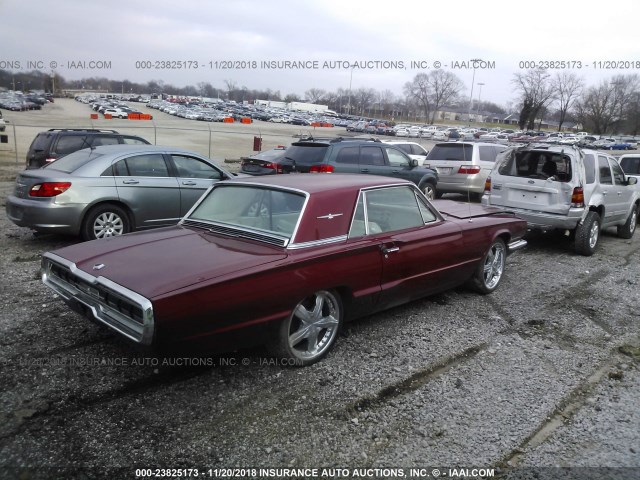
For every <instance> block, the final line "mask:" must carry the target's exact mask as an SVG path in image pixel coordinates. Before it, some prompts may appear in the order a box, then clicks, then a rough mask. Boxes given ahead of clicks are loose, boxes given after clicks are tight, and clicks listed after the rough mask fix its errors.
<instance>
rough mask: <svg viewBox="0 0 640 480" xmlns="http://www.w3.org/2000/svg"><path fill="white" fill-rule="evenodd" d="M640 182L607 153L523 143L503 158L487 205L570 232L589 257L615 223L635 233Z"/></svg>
mask: <svg viewBox="0 0 640 480" xmlns="http://www.w3.org/2000/svg"><path fill="white" fill-rule="evenodd" d="M637 182H638V180H637V179H636V178H632V177H629V178H628V177H627V176H626V175H625V173H624V172H623V170H622V168H620V165H619V164H618V162H617V160H616V159H615V158H614V157H612V156H610V155H607V154H605V153H602V152H597V151H595V150H581V149H579V148H577V147H574V146H569V147H566V146H565V147H560V146H542V145H534V146H523V147H519V148H512V149H509V150H507V151H506V152H504V153H503V154H501V155H500V156H499V157H498V159H497V161H496V165H495V167H494V170H493V171H492V172H491V176H490V177H489V178H488V179H487V182H486V187H485V195H484V196H483V197H482V203H483V204H484V205H495V206H500V207H503V208H505V207H506V208H508V209H509V210H511V211H513V212H514V213H515V214H516V215H518V216H519V217H521V218H523V219H524V220H526V221H527V223H528V225H529V228H530V229H534V230H553V229H561V230H565V231H567V232H568V233H569V234H571V235H574V236H575V251H576V252H577V253H579V254H582V255H587V256H588V255H593V253H594V251H595V249H596V245H597V243H598V239H599V237H600V230H601V229H602V228H608V227H614V226H615V227H617V229H618V236H620V237H622V238H631V237H632V236H633V234H634V232H635V230H636V224H637V221H638V209H639V208H640V192H639V191H638V189H637V188H636V187H634V185H636V184H637ZM438 186H440V184H439V183H438Z"/></svg>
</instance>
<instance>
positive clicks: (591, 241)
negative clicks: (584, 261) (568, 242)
mask: <svg viewBox="0 0 640 480" xmlns="http://www.w3.org/2000/svg"><path fill="white" fill-rule="evenodd" d="M599 239H600V215H598V213H597V212H594V211H590V212H589V213H587V216H586V218H585V219H584V222H583V223H582V225H578V227H577V228H576V240H575V245H574V249H575V252H576V253H577V254H579V255H584V256H585V257H590V256H591V255H593V254H594V253H595V251H596V247H597V246H598V240H599Z"/></svg>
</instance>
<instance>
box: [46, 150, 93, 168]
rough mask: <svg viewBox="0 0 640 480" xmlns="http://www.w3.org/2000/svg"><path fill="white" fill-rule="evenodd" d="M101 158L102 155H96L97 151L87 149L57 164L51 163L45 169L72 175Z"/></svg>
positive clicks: (60, 159) (68, 156)
mask: <svg viewBox="0 0 640 480" xmlns="http://www.w3.org/2000/svg"><path fill="white" fill-rule="evenodd" d="M101 156H102V154H99V153H96V152H95V150H90V149H88V148H85V149H83V150H78V151H75V152H73V153H70V154H69V155H66V156H64V157H62V158H59V159H57V160H56V161H55V162H51V163H50V164H48V165H45V166H44V167H43V168H46V169H48V170H57V171H59V172H65V173H71V172H74V171H75V170H77V169H78V168H80V167H82V166H83V165H85V164H87V163H89V162H90V161H92V160H95V159H96V158H99V157H101Z"/></svg>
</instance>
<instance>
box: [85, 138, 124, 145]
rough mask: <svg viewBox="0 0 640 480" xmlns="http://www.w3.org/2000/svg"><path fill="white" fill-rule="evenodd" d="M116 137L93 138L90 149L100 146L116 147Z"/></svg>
mask: <svg viewBox="0 0 640 480" xmlns="http://www.w3.org/2000/svg"><path fill="white" fill-rule="evenodd" d="M118 143H120V142H118V137H98V136H95V137H93V141H92V142H91V146H92V147H99V146H100V145H118Z"/></svg>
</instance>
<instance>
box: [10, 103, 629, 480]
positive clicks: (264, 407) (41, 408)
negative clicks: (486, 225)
mask: <svg viewBox="0 0 640 480" xmlns="http://www.w3.org/2000/svg"><path fill="white" fill-rule="evenodd" d="M56 105H62V106H60V108H61V109H63V110H64V108H67V107H68V111H75V110H74V109H76V108H78V110H77V111H78V112H79V113H78V115H84V114H85V113H86V116H87V117H88V113H89V112H90V110H88V108H87V107H86V106H84V105H80V104H77V105H76V104H75V102H72V101H69V102H68V103H67V104H56ZM63 107H64V108H63ZM49 113H50V114H51V112H49ZM62 113H64V112H61V115H62ZM67 113H68V112H67ZM34 115H35V114H34ZM42 115H43V116H42V120H45V119H46V120H47V122H53V121H54V120H55V119H54V120H51V119H50V118H49V117H47V116H46V112H45V113H44V114H42ZM158 115H162V114H158ZM6 117H9V114H7V115H6ZM18 118H20V119H21V121H22V122H23V123H26V121H25V119H27V117H18ZM12 120H13V121H14V122H15V121H16V119H15V117H14V118H12ZM174 120H175V121H176V122H179V121H178V120H176V119H173V118H171V119H169V120H167V121H174ZM29 121H33V120H29ZM157 122H158V123H160V119H158V120H157ZM43 123H45V122H43ZM177 124H179V123H177ZM38 125H42V123H39V124H38ZM236 126H239V125H236ZM243 127H246V126H243ZM273 127H274V128H277V129H278V130H277V131H276V130H274V132H275V133H273V135H274V138H275V135H280V136H281V137H282V139H287V138H289V139H290V138H291V135H293V134H294V133H295V132H293V131H292V130H286V129H285V128H283V126H280V125H274V126H273ZM225 128H227V127H226V126H225ZM253 128H257V124H254V126H253ZM260 128H265V129H266V128H271V127H269V126H264V127H262V126H261V127H260ZM281 128H282V130H280V129H281ZM198 135H200V134H198ZM207 135H208V133H207ZM233 135H237V133H234V132H228V133H224V134H220V138H217V137H216V138H215V142H216V144H226V143H225V142H230V139H232V138H235V137H233ZM248 135H251V132H249V133H248ZM24 136H25V138H27V137H28V136H27V135H26V134H25V135H24ZM181 138H183V141H185V143H188V142H189V141H188V139H186V137H181ZM240 138H243V139H244V138H245V137H244V136H243V137H240ZM278 140H280V139H278ZM29 141H30V139H29ZM27 146H28V143H27ZM5 148H6V147H5ZM22 148H25V147H24V146H19V150H20V149H22ZM228 148H229V150H228V153H227V151H223V152H221V155H220V156H221V158H234V157H235V158H237V157H238V156H240V155H244V154H246V153H247V152H245V151H244V150H243V149H244V148H245V147H244V146H242V147H239V146H238V145H236V149H235V150H232V149H231V147H228ZM249 149H250V147H249ZM25 151H26V150H25ZM204 153H206V152H204ZM11 155H12V153H11V152H9V153H8V154H6V152H5V155H4V157H3V156H2V152H1V151H0V161H3V162H4V163H2V168H3V171H2V175H3V178H2V180H6V181H2V182H0V203H1V204H2V206H4V201H5V198H6V195H7V194H8V193H9V192H10V190H11V188H12V182H11V180H10V179H11V178H12V176H15V172H16V171H17V168H19V167H16V166H15V164H14V161H13V158H12V156H11ZM22 157H23V155H22ZM22 157H21V158H22ZM0 232H1V233H0V267H1V269H2V272H3V275H2V277H1V278H0V288H1V291H2V297H1V300H0V345H1V348H0V385H2V389H1V390H0V478H34V479H35V478H123V479H124V478H136V469H139V468H152V469H153V468H198V469H199V472H200V475H199V476H200V477H204V478H214V477H215V478H222V477H223V475H222V473H245V474H246V473H247V472H233V471H232V472H227V471H222V472H221V471H217V472H216V471H215V470H213V469H232V468H280V469H304V468H306V469H310V468H318V469H322V468H346V469H348V470H347V472H343V475H342V477H341V478H347V477H349V478H350V477H355V476H356V474H357V473H358V472H360V473H372V474H374V475H371V476H367V478H372V477H373V476H377V477H378V478H385V477H387V478H391V477H393V476H394V473H393V472H392V471H384V470H382V469H385V468H387V469H388V468H400V467H402V468H406V469H409V468H422V469H424V470H423V471H422V473H423V474H424V475H422V476H421V477H422V478H428V475H431V476H432V477H433V472H432V470H433V468H436V467H437V468H439V469H440V472H441V476H465V475H460V474H461V473H468V474H469V475H471V474H473V472H472V471H471V469H472V468H478V469H494V474H495V475H496V476H502V477H505V478H514V479H516V478H518V479H519V478H587V479H590V478H616V479H618V478H619V479H631V478H640V411H639V405H640V404H639V403H638V398H639V395H638V393H639V392H640V371H639V366H640V350H639V347H640V321H639V320H640V310H639V308H638V305H639V303H640V302H639V300H640V293H639V287H638V286H639V282H640V268H639V267H638V264H639V261H640V236H638V235H636V236H635V237H634V238H633V239H632V240H622V239H619V238H617V237H616V236H615V234H614V231H611V232H609V233H607V234H604V235H603V237H602V239H601V242H602V243H601V245H600V247H599V250H598V252H597V253H596V255H595V256H593V257H590V258H587V257H581V256H577V255H575V254H573V253H572V250H571V245H570V244H569V243H568V240H566V239H565V238H563V237H559V236H556V235H537V236H533V237H531V238H530V239H529V247H528V248H527V249H526V250H524V251H521V252H518V253H516V254H514V255H513V256H512V257H510V258H509V260H508V263H507V271H506V276H505V278H504V279H503V284H502V285H501V286H500V288H499V289H498V290H497V291H496V292H495V293H494V294H492V295H489V296H479V295H476V294H474V293H472V292H470V291H468V290H466V289H464V288H459V289H455V290H452V291H450V292H447V293H444V294H441V295H437V296H434V297H430V298H427V299H424V300H422V301H417V302H413V303H411V304H409V305H405V306H403V307H400V308H395V309H393V310H389V311H387V312H384V313H381V314H378V315H374V316H371V317H367V318H364V319H361V320H358V321H355V322H352V323H350V324H347V325H346V328H345V329H344V331H343V333H342V336H341V337H340V338H339V340H338V344H337V346H336V348H335V349H334V350H333V351H332V352H331V354H330V355H329V356H328V357H327V358H326V359H325V360H323V361H322V362H321V363H319V364H316V365H313V366H311V367H308V368H304V369H298V368H291V367H288V366H286V365H281V364H279V363H280V362H278V360H277V359H273V358H270V357H267V356H266V354H265V353H264V352H263V351H262V349H259V348H258V349H252V350H243V351H238V352H233V353H232V354H225V355H223V356H212V357H204V358H197V359H193V358H185V357H173V358H159V357H149V356H145V355H144V354H143V353H142V352H138V351H136V350H134V349H133V348H132V347H131V346H130V345H129V344H127V343H124V342H123V341H121V340H120V339H118V338H117V337H116V336H115V335H114V334H112V333H110V332H109V331H107V330H106V329H105V328H102V327H100V326H98V325H95V324H93V323H91V322H88V321H87V320H85V319H84V318H82V317H80V316H78V315H76V314H75V313H72V312H71V311H69V309H68V308H67V307H66V306H65V305H64V304H63V303H62V302H61V301H60V300H59V299H57V298H55V295H53V294H52V293H51V292H50V291H48V289H46V288H45V287H44V286H43V285H42V284H41V282H40V280H39V276H38V268H39V262H40V257H41V254H42V253H43V252H45V251H48V250H52V249H55V248H58V247H61V246H63V245H68V244H71V243H74V242H75V241H76V240H75V239H70V238H64V237H56V236H50V235H49V236H47V235H44V236H34V235H33V234H32V233H31V232H30V231H29V230H28V229H24V228H19V227H16V226H15V225H13V224H11V223H10V222H9V221H8V220H7V218H6V216H4V215H0ZM563 467H571V468H570V469H568V470H565V469H563ZM460 468H468V469H470V470H469V471H461V470H449V469H460ZM209 469H212V470H211V471H209ZM355 469H369V470H360V471H359V470H355ZM371 469H374V470H371ZM375 469H379V470H375ZM408 472H409V470H406V471H404V473H407V474H408ZM249 473H251V472H249ZM263 473H265V472H263ZM275 473H278V474H279V475H275V474H274V475H266V474H264V475H260V472H259V471H258V472H257V474H256V475H255V476H256V477H259V476H263V477H267V476H270V477H271V478H285V477H286V478H293V477H296V478H311V477H312V476H313V475H311V473H310V472H307V473H306V474H305V473H304V472H303V474H299V473H300V472H297V473H298V475H294V474H289V475H286V474H287V473H291V472H283V471H280V472H275ZM294 473H296V472H294ZM329 473H330V472H328V473H327V474H326V475H325V476H322V478H329V477H330V475H329ZM334 473H335V472H334ZM344 473H347V474H348V475H345V474H344ZM182 476H186V475H182ZM248 476H251V475H244V476H243V477H248ZM320 477H321V476H320V475H319V476H318V477H316V478H320ZM417 477H418V475H417V474H416V475H414V478H417ZM138 478H140V477H138ZM333 478H340V475H337V474H336V475H334V476H333Z"/></svg>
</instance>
